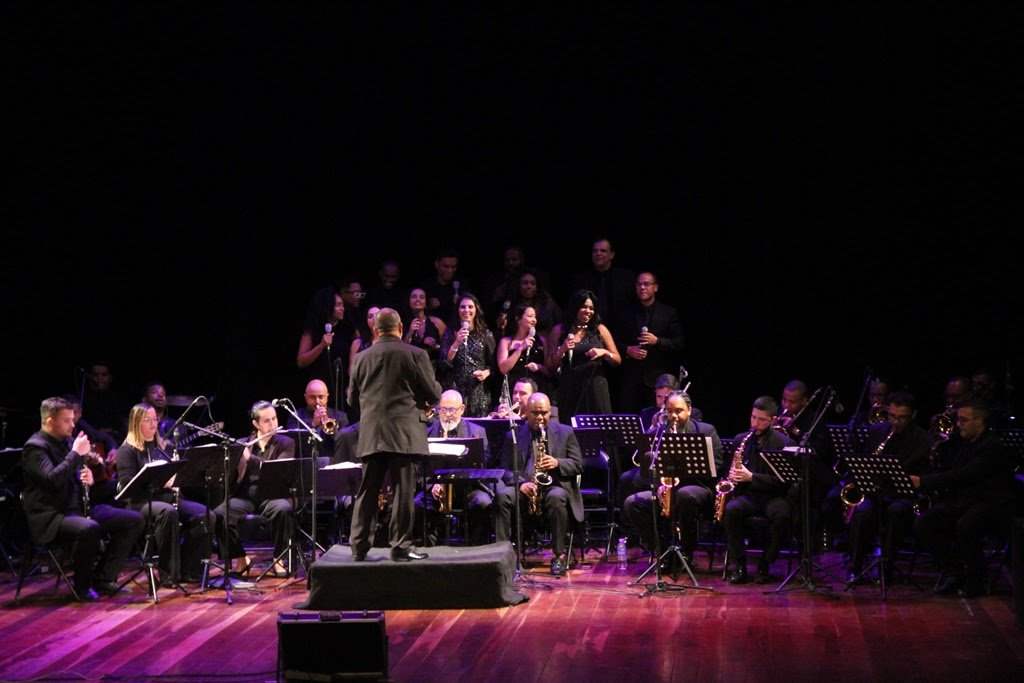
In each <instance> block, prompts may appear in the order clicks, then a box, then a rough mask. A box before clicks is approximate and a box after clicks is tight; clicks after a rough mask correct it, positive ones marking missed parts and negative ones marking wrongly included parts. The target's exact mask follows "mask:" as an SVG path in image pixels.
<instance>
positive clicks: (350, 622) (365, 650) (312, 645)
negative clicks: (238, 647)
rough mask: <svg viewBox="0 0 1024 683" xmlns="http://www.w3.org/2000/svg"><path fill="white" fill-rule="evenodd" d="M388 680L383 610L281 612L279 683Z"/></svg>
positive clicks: (386, 642) (278, 636)
mask: <svg viewBox="0 0 1024 683" xmlns="http://www.w3.org/2000/svg"><path fill="white" fill-rule="evenodd" d="M387 676H388V636H387V631H386V630H385V628H384V612H380V611H362V612H279V613H278V615H277V678H278V680H279V681H282V680H283V681H351V680H382V679H386V678H387Z"/></svg>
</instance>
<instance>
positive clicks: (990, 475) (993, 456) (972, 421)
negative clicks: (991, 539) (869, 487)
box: [910, 402, 1017, 597]
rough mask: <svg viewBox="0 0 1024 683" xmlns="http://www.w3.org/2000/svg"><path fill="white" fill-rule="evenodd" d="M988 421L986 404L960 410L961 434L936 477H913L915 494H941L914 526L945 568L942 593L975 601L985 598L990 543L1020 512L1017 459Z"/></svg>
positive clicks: (940, 459) (941, 452) (948, 445)
mask: <svg viewBox="0 0 1024 683" xmlns="http://www.w3.org/2000/svg"><path fill="white" fill-rule="evenodd" d="M988 420H989V412H988V406H987V405H986V404H984V403H981V402H970V403H967V404H965V405H962V406H960V407H959V408H957V410H956V430H957V432H956V434H955V435H954V436H952V437H951V438H950V439H949V440H948V441H946V442H945V443H943V444H941V445H940V446H939V448H938V449H937V450H936V455H937V458H936V462H935V471H934V472H932V473H930V474H924V475H921V476H917V475H911V476H910V481H911V483H912V484H913V485H914V488H916V489H918V490H920V491H921V492H923V493H926V494H929V495H934V494H933V492H937V494H938V497H937V502H935V503H934V504H933V505H931V507H929V509H928V510H926V511H924V512H922V513H921V516H920V517H918V518H917V521H916V522H915V523H914V530H915V532H916V533H917V537H918V538H919V539H920V540H921V542H922V543H923V544H924V546H925V547H926V548H927V549H928V550H929V551H931V553H932V558H933V559H934V561H935V563H936V564H937V565H938V566H941V567H944V571H945V576H944V579H943V581H941V582H940V583H939V585H937V586H936V588H935V590H936V592H937V593H949V592H953V591H957V592H958V593H959V594H960V595H961V596H962V597H974V596H977V595H980V594H981V593H982V592H984V588H985V583H984V574H985V559H984V553H983V540H984V537H985V535H986V534H988V533H991V532H993V531H995V530H997V529H998V528H999V527H1000V526H1001V525H1005V524H1006V523H1007V522H1008V521H1009V518H1010V515H1012V514H1014V513H1015V512H1016V510H1015V509H1014V506H1015V504H1016V503H1017V501H1016V500H1015V496H1014V488H1013V487H1014V483H1015V482H1014V478H1013V469H1012V459H1011V457H1010V453H1009V450H1008V449H1007V448H1006V446H1005V445H1004V444H1003V442H1002V441H1001V440H1000V438H999V435H998V434H996V433H995V432H993V431H992V430H991V429H990V428H989V424H988Z"/></svg>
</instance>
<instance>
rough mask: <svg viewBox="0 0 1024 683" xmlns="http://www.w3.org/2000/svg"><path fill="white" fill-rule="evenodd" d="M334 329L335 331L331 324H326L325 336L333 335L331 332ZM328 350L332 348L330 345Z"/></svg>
mask: <svg viewBox="0 0 1024 683" xmlns="http://www.w3.org/2000/svg"><path fill="white" fill-rule="evenodd" d="M333 329H334V328H333V327H332V326H331V324H330V323H324V334H330V333H331V330H333ZM327 348H328V349H329V348H331V345H330V344H328V345H327Z"/></svg>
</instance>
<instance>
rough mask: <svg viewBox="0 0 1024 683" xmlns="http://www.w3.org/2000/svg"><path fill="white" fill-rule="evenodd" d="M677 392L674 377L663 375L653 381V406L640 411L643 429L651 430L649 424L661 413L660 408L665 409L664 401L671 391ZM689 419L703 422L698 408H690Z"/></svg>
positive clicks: (677, 388)
mask: <svg viewBox="0 0 1024 683" xmlns="http://www.w3.org/2000/svg"><path fill="white" fill-rule="evenodd" d="M678 390H679V380H678V379H677V378H676V376H675V375H670V374H668V373H666V374H664V375H658V379H656V380H654V405H653V406H647V407H646V408H644V409H643V410H641V411H640V422H641V423H643V426H644V429H650V428H651V422H652V421H653V420H654V416H655V415H657V414H658V413H659V412H661V410H662V408H664V407H665V399H666V398H668V395H669V394H671V393H672V392H673V391H678ZM690 418H691V419H694V420H697V421H698V422H703V421H704V416H703V415H702V414H701V412H700V408H693V407H691V408H690Z"/></svg>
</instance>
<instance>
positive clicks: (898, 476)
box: [845, 455, 917, 601]
mask: <svg viewBox="0 0 1024 683" xmlns="http://www.w3.org/2000/svg"><path fill="white" fill-rule="evenodd" d="M847 463H848V464H849V466H850V473H851V474H852V475H853V480H854V481H855V482H857V484H858V485H859V486H860V488H861V491H863V492H864V494H865V495H867V494H868V493H869V492H870V493H872V494H873V495H874V496H875V498H876V508H877V510H878V518H879V520H881V518H882V505H881V497H882V491H883V489H884V490H889V491H895V492H896V493H897V494H899V495H900V496H903V497H905V498H913V497H914V496H916V495H917V492H916V491H915V490H914V485H913V484H912V483H911V482H910V477H909V476H908V475H907V473H906V471H905V470H904V469H903V465H902V464H901V463H900V461H899V459H897V458H894V457H891V456H885V455H881V456H878V455H855V456H850V457H849V458H848V461H847ZM875 567H878V575H879V577H880V581H879V582H880V585H881V587H882V600H883V601H884V600H885V597H886V586H885V556H884V555H883V554H882V553H879V555H878V556H877V557H876V558H875V559H874V560H872V561H871V563H870V564H868V566H867V567H865V568H864V570H863V571H862V572H861V573H860V574H858V575H857V576H856V577H854V578H853V579H852V580H850V581H847V582H846V588H845V590H850V589H851V588H853V586H854V585H855V584H856V583H857V582H858V581H859V580H860V579H861V578H862V577H863V576H865V575H866V574H867V573H868V572H869V571H871V570H872V569H874V568H875Z"/></svg>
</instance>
